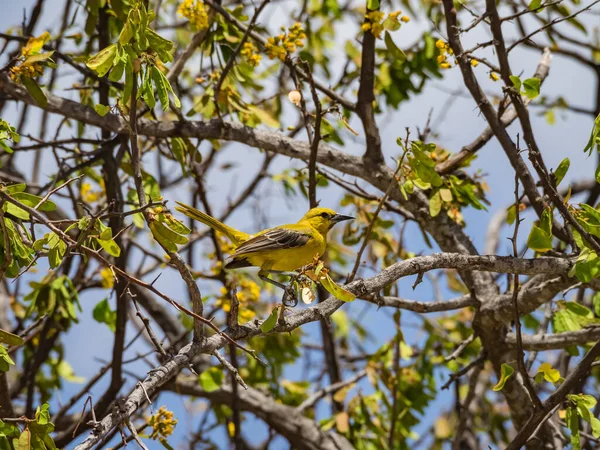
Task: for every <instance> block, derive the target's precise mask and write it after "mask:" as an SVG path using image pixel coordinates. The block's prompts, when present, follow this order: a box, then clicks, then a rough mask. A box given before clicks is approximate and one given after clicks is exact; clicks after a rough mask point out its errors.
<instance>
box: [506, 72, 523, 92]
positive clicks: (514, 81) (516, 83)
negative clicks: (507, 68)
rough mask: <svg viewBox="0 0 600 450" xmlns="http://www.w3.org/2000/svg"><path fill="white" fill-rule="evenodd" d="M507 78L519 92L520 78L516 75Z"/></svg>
mask: <svg viewBox="0 0 600 450" xmlns="http://www.w3.org/2000/svg"><path fill="white" fill-rule="evenodd" d="M509 78H510V81H512V84H513V86H514V87H515V89H516V90H517V91H519V92H521V79H520V78H519V77H518V76H516V75H511V76H510V77H509Z"/></svg>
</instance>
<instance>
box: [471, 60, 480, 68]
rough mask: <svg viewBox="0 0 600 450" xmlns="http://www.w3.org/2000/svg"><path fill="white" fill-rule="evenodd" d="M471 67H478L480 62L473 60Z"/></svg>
mask: <svg viewBox="0 0 600 450" xmlns="http://www.w3.org/2000/svg"><path fill="white" fill-rule="evenodd" d="M471 65H472V66H473V67H477V66H478V65H479V61H477V60H476V59H472V60H471Z"/></svg>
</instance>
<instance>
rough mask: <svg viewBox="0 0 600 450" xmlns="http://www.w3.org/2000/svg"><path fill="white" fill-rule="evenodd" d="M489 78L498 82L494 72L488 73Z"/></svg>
mask: <svg viewBox="0 0 600 450" xmlns="http://www.w3.org/2000/svg"><path fill="white" fill-rule="evenodd" d="M490 78H491V79H492V80H494V81H498V80H499V79H500V77H499V76H498V74H497V73H496V72H490Z"/></svg>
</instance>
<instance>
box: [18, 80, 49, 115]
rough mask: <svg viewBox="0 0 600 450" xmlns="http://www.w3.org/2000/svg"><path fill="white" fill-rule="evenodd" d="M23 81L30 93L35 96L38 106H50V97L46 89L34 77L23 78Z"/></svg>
mask: <svg viewBox="0 0 600 450" xmlns="http://www.w3.org/2000/svg"><path fill="white" fill-rule="evenodd" d="M21 83H23V86H25V88H26V89H27V92H29V95H31V96H32V97H33V99H34V100H35V101H36V103H37V104H38V106H40V107H42V108H46V107H47V106H48V98H47V97H46V94H44V91H42V89H41V88H40V86H39V84H37V82H36V81H35V80H34V79H33V78H21Z"/></svg>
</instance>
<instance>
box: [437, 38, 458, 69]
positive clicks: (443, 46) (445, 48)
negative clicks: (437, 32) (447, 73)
mask: <svg viewBox="0 0 600 450" xmlns="http://www.w3.org/2000/svg"><path fill="white" fill-rule="evenodd" d="M435 46H436V47H437V49H438V50H439V51H440V54H439V55H438V57H437V62H438V64H439V65H440V67H441V68H442V69H449V68H450V67H452V65H451V64H450V63H449V62H448V55H453V54H454V52H453V51H452V49H451V48H450V44H448V43H447V42H444V41H442V40H441V39H438V40H437V42H436V43H435Z"/></svg>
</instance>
